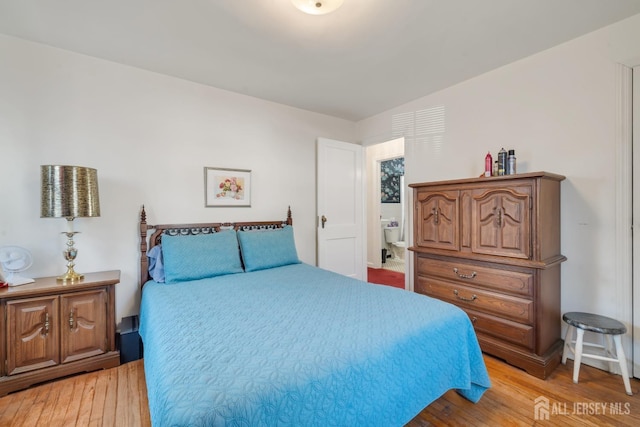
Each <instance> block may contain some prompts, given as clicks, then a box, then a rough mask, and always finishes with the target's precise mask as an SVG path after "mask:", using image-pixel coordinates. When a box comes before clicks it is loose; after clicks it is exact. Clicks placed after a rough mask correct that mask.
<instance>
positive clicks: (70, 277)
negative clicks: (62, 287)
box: [56, 267, 84, 282]
mask: <svg viewBox="0 0 640 427" xmlns="http://www.w3.org/2000/svg"><path fill="white" fill-rule="evenodd" d="M56 279H57V280H58V281H61V282H77V281H79V280H82V279H84V274H80V273H76V272H75V271H73V267H68V268H67V272H66V273H64V274H63V275H62V276H58V277H56Z"/></svg>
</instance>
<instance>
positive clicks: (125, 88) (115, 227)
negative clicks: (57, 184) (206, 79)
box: [0, 35, 355, 319]
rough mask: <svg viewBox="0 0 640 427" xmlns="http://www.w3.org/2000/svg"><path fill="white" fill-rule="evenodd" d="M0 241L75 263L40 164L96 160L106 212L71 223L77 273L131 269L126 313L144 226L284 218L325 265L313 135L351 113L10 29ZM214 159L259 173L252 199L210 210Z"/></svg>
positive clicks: (122, 305)
mask: <svg viewBox="0 0 640 427" xmlns="http://www.w3.org/2000/svg"><path fill="white" fill-rule="evenodd" d="M0 64H2V66H0V159H1V160H2V163H1V166H0V174H1V176H2V178H1V179H0V181H1V182H2V184H0V200H2V209H0V246H2V245H20V246H24V247H26V248H28V249H29V250H30V251H31V252H32V254H33V256H34V259H35V261H34V265H33V267H32V268H31V269H30V270H29V272H28V274H29V275H32V276H36V277H38V276H47V275H58V274H61V273H63V272H64V271H65V268H64V267H65V261H64V260H63V258H62V249H63V247H64V242H65V239H64V237H63V236H61V235H60V232H61V231H64V230H65V227H66V224H65V221H64V220H63V219H41V218H40V165H42V164H74V165H80V166H89V167H94V168H96V169H97V170H98V177H99V187H100V202H101V211H102V215H101V217H99V218H84V219H83V218H79V219H76V221H75V228H76V230H78V231H80V232H81V234H79V235H77V236H76V239H75V240H76V247H77V248H78V250H79V255H78V258H77V260H76V271H78V272H90V271H99V270H108V269H119V270H121V271H122V276H121V278H122V281H121V283H120V284H119V285H118V286H117V287H116V298H117V301H116V311H117V312H116V318H117V319H120V317H122V316H127V315H130V314H134V313H137V312H138V304H139V292H138V277H139V274H138V259H139V254H138V252H137V250H138V244H139V238H138V231H137V223H138V218H139V211H140V207H141V205H142V204H144V205H145V206H146V210H147V220H148V222H149V223H150V224H153V223H157V224H158V223H178V222H181V223H183V222H206V221H208V222H213V221H233V220H259V219H262V220H269V219H280V218H282V219H284V218H285V216H286V210H287V206H289V205H291V209H292V211H293V220H294V229H295V238H296V245H297V248H298V253H299V256H300V258H301V259H302V260H303V261H305V262H308V263H311V264H315V259H316V255H315V250H316V245H315V225H314V224H315V214H316V213H315V141H316V138H317V137H318V136H323V137H328V138H334V139H339V140H344V141H354V140H355V138H354V136H355V125H354V124H353V123H352V122H348V121H345V120H339V119H336V118H332V117H328V116H323V115H319V114H315V113H310V112H306V111H303V110H298V109H294V108H289V107H286V106H283V105H279V104H274V103H270V102H266V101H262V100H259V99H256V98H251V97H247V96H244V95H240V94H234V93H231V92H226V91H223V90H217V89H214V88H210V87H206V86H203V85H199V84H195V83H192V82H188V81H184V80H180V79H176V78H172V77H168V76H164V75H160V74H155V73H151V72H147V71H143V70H140V69H136V68H132V67H127V66H122V65H119V64H115V63H112V62H107V61H103V60H99V59H95V58H91V57H87V56H83V55H79V54H75V53H71V52H67V51H63V50H59V49H55V48H51V47H47V46H44V45H39V44H34V43H30V42H26V41H22V40H19V39H15V38H11V37H7V36H1V35H0ZM205 166H214V167H228V168H240V169H250V170H252V181H253V188H252V200H251V204H252V206H251V208H205V207H204V188H203V182H204V172H203V168H204V167H205Z"/></svg>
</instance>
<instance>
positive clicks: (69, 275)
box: [56, 218, 84, 283]
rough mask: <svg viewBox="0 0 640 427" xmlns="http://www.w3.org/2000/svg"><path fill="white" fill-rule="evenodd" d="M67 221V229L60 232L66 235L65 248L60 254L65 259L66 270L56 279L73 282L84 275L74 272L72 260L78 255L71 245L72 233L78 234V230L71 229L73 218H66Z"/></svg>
mask: <svg viewBox="0 0 640 427" xmlns="http://www.w3.org/2000/svg"><path fill="white" fill-rule="evenodd" d="M67 222H68V224H69V231H66V232H63V233H62V234H65V235H66V236H67V249H65V250H64V251H62V254H63V255H64V259H66V260H67V272H66V273H64V274H63V275H62V276H59V277H57V278H56V279H58V281H62V282H71V283H73V282H77V281H79V280H82V279H83V278H84V275H83V274H80V273H76V272H75V271H74V269H73V267H74V266H75V264H74V261H75V259H76V256H77V255H78V250H77V249H76V248H75V247H74V246H73V245H74V243H73V235H74V234H78V232H77V231H73V229H72V226H73V218H67Z"/></svg>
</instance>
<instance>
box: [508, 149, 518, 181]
mask: <svg viewBox="0 0 640 427" xmlns="http://www.w3.org/2000/svg"><path fill="white" fill-rule="evenodd" d="M515 173H516V150H509V154H508V155H507V175H513V174H515Z"/></svg>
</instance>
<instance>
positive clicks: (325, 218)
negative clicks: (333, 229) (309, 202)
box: [320, 215, 327, 228]
mask: <svg viewBox="0 0 640 427" xmlns="http://www.w3.org/2000/svg"><path fill="white" fill-rule="evenodd" d="M320 222H321V223H322V228H324V224H325V222H327V217H326V216H324V215H322V217H320Z"/></svg>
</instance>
